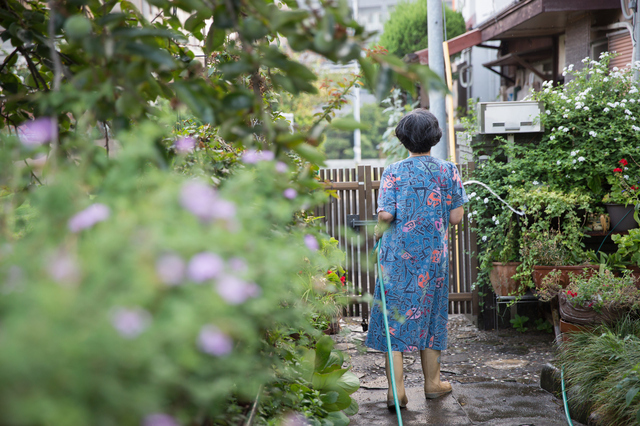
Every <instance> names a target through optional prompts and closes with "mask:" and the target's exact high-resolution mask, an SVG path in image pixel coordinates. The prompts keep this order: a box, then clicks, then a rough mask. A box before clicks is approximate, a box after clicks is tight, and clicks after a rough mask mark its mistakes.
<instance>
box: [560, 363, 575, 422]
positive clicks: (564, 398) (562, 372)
mask: <svg viewBox="0 0 640 426" xmlns="http://www.w3.org/2000/svg"><path fill="white" fill-rule="evenodd" d="M560 384H561V385H562V402H563V404H564V415H565V416H566V417H567V424H568V425H569V426H573V422H572V421H571V416H570V415H569V404H568V403H567V390H566V389H565V388H564V365H563V366H562V369H561V370H560Z"/></svg>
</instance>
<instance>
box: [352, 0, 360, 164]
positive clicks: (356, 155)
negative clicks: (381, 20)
mask: <svg viewBox="0 0 640 426" xmlns="http://www.w3.org/2000/svg"><path fill="white" fill-rule="evenodd" d="M353 20H354V21H356V22H358V0H353ZM354 62H355V66H356V74H358V71H359V67H358V61H354ZM354 95H355V98H356V100H355V103H354V105H353V118H354V119H355V120H356V121H357V122H358V123H359V122H360V86H359V85H358V84H356V85H355V87H354ZM353 160H354V161H355V162H356V166H357V165H358V164H360V163H362V144H361V142H360V129H356V130H354V131H353Z"/></svg>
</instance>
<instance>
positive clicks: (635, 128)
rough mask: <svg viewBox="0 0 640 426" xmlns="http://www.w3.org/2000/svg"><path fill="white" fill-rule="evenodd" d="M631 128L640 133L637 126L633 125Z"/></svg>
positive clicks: (639, 128)
mask: <svg viewBox="0 0 640 426" xmlns="http://www.w3.org/2000/svg"><path fill="white" fill-rule="evenodd" d="M631 128H632V129H633V130H635V131H636V132H637V131H640V127H638V126H636V125H635V124H633V125H631Z"/></svg>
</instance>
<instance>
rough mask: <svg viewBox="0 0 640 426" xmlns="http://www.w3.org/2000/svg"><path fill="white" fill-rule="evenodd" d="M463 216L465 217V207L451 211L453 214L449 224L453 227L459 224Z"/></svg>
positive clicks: (450, 216) (450, 215)
mask: <svg viewBox="0 0 640 426" xmlns="http://www.w3.org/2000/svg"><path fill="white" fill-rule="evenodd" d="M462 216H464V207H462V206H460V207H458V208H456V209H453V210H451V213H450V214H449V223H450V224H452V225H457V224H459V223H460V221H461V220H462Z"/></svg>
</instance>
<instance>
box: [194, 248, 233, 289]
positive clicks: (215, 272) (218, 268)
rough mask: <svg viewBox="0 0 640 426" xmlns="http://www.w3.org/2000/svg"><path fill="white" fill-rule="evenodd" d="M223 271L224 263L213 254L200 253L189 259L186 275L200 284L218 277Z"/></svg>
mask: <svg viewBox="0 0 640 426" xmlns="http://www.w3.org/2000/svg"><path fill="white" fill-rule="evenodd" d="M223 270H224V262H223V261H222V259H221V258H220V256H218V255H217V254H215V253H210V252H202V253H198V254H196V255H195V256H193V257H192V258H191V260H190V261H189V266H188V267H187V275H188V276H189V278H190V279H191V280H192V281H195V282H197V283H201V282H204V281H207V280H210V279H212V278H216V277H218V276H219V275H220V274H221V273H222V271H223Z"/></svg>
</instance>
